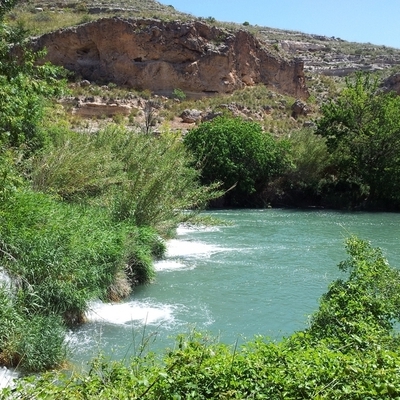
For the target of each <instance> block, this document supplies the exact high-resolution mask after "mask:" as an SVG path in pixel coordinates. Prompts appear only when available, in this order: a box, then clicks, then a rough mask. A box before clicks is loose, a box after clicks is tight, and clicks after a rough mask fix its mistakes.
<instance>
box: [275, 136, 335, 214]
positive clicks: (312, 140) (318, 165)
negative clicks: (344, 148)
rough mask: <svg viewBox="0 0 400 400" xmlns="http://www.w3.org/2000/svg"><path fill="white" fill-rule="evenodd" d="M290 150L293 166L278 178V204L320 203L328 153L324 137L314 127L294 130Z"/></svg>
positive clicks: (300, 204)
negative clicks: (313, 129)
mask: <svg viewBox="0 0 400 400" xmlns="http://www.w3.org/2000/svg"><path fill="white" fill-rule="evenodd" d="M288 140H289V142H290V152H291V158H292V163H293V167H292V168H288V169H287V170H286V171H285V172H284V173H283V175H282V176H281V177H279V178H278V180H277V183H276V184H277V186H278V190H276V195H277V197H278V196H279V197H278V198H277V199H276V201H275V202H274V203H275V204H284V205H285V206H297V207H298V206H304V205H309V204H312V205H318V204H319V203H320V202H321V195H322V188H323V186H324V184H325V179H326V175H327V168H328V167H329V154H328V151H327V148H326V143H325V139H324V138H322V137H321V136H317V135H315V134H314V132H313V131H312V130H311V129H302V130H300V131H295V132H292V133H291V135H290V138H289V139H288Z"/></svg>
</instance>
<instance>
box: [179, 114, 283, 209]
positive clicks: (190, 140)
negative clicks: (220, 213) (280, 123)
mask: <svg viewBox="0 0 400 400" xmlns="http://www.w3.org/2000/svg"><path fill="white" fill-rule="evenodd" d="M184 144H185V146H186V147H187V148H188V149H189V150H190V151H191V152H193V154H194V156H195V159H196V162H197V165H198V166H199V167H201V169H202V175H201V179H202V182H203V183H204V184H210V183H213V182H218V181H221V182H223V187H224V189H225V190H227V191H228V192H227V193H226V195H225V205H227V206H254V205H257V204H260V203H261V204H262V203H263V201H265V200H266V199H262V196H261V195H262V191H263V190H264V189H265V188H266V187H267V185H268V182H269V180H270V179H271V178H272V177H274V176H276V175H278V174H279V173H281V172H282V171H283V170H284V169H285V168H286V167H287V166H288V164H289V160H288V150H289V146H288V143H287V142H286V141H276V140H274V139H273V137H272V136H271V135H270V134H268V133H265V132H263V131H262V128H261V126H260V125H259V124H257V123H254V122H250V121H244V120H242V119H240V118H227V117H219V118H217V119H215V120H213V121H211V122H205V123H203V124H201V125H200V126H199V127H197V128H195V129H193V130H191V131H190V132H189V133H188V134H187V135H186V136H185V138H184Z"/></svg>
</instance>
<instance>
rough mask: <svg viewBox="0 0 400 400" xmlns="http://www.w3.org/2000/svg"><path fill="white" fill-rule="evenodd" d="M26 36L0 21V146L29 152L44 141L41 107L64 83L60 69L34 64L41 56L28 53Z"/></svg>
mask: <svg viewBox="0 0 400 400" xmlns="http://www.w3.org/2000/svg"><path fill="white" fill-rule="evenodd" d="M6 3H10V4H11V3H14V2H6ZM5 6H6V8H7V4H6V5H5ZM0 17H1V14H0ZM26 35H27V32H26V31H25V30H24V29H23V28H22V27H20V26H17V27H16V28H10V27H8V26H6V25H4V24H2V23H1V22H0V109H1V114H0V145H2V144H3V145H6V146H10V147H15V148H17V147H23V148H24V150H25V151H26V152H28V153H29V152H31V151H34V150H37V149H40V148H42V147H43V146H44V145H45V144H46V142H47V141H48V136H47V134H46V132H45V131H43V130H41V129H40V124H39V122H40V120H41V118H42V117H43V110H44V104H45V102H46V101H47V100H48V99H49V98H51V97H53V96H56V95H58V94H60V93H61V91H62V89H63V87H64V84H65V82H64V81H63V80H62V77H63V76H64V73H63V72H62V69H61V68H58V67H55V66H52V65H50V64H48V63H46V64H44V65H38V64H37V61H38V60H39V59H40V58H41V57H42V56H43V55H44V53H43V52H38V53H34V52H33V51H32V50H30V49H29V48H28V46H27V45H26V43H25V41H24V38H25V36H26Z"/></svg>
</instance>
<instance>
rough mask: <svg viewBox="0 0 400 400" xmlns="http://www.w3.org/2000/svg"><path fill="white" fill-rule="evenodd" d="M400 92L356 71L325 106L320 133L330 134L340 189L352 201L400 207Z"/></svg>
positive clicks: (336, 176)
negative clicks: (386, 89)
mask: <svg viewBox="0 0 400 400" xmlns="http://www.w3.org/2000/svg"><path fill="white" fill-rule="evenodd" d="M399 111H400V97H399V96H397V95H396V94H395V93H393V92H391V93H386V92H384V91H383V90H382V89H380V87H379V85H378V80H377V79H376V78H373V77H372V76H371V75H369V74H363V73H358V74H356V76H355V77H354V78H353V79H347V81H346V88H345V89H344V90H343V91H342V92H341V93H340V95H339V96H338V98H336V99H332V100H330V101H329V102H328V103H326V104H324V105H323V106H322V113H323V116H322V118H321V119H320V120H319V121H317V131H316V133H317V134H319V135H321V136H323V137H324V138H326V143H327V147H328V152H329V154H330V156H331V169H332V174H333V177H334V179H333V184H334V185H335V191H336V192H339V193H340V192H342V193H345V194H346V195H347V196H348V201H349V202H350V203H352V205H359V204H363V205H364V206H366V207H375V208H376V207H385V208H388V207H391V208H398V207H400V118H399Z"/></svg>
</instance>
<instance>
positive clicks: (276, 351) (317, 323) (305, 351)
mask: <svg viewBox="0 0 400 400" xmlns="http://www.w3.org/2000/svg"><path fill="white" fill-rule="evenodd" d="M347 250H348V253H349V258H348V260H346V261H345V262H343V263H341V264H340V268H341V269H343V270H345V271H347V272H349V277H348V279H347V280H338V281H336V282H334V283H333V284H332V285H331V286H330V289H329V291H328V292H327V294H326V295H324V296H323V298H322V300H321V305H320V308H319V310H318V311H317V312H316V314H315V315H314V316H313V318H312V319H311V325H310V327H309V328H308V329H306V330H305V331H303V332H298V333H295V334H293V335H292V336H291V337H288V338H286V339H284V340H282V341H281V342H279V343H275V342H271V341H270V340H268V339H267V338H262V337H257V338H255V339H254V340H253V341H251V342H249V343H246V344H245V345H243V346H242V347H240V348H238V347H237V346H233V347H231V346H227V345H224V344H221V343H218V342H215V341H212V340H210V338H209V337H207V335H204V334H198V333H194V334H193V335H191V336H188V337H185V336H181V337H178V338H177V342H176V348H175V349H174V350H169V351H167V352H166V353H165V354H164V356H163V357H162V359H157V358H155V356H154V355H152V354H150V355H147V356H145V357H142V358H140V357H135V358H133V359H132V360H131V364H130V365H126V364H124V363H123V362H111V361H107V360H105V359H103V358H99V359H97V360H94V361H93V363H92V364H91V368H90V370H89V372H87V373H78V372H74V373H72V375H70V374H67V375H63V374H62V373H51V374H46V375H42V376H41V377H39V378H29V379H28V380H27V381H20V382H18V383H17V388H16V389H5V390H4V391H3V393H4V395H5V396H7V395H8V396H9V397H8V398H11V399H12V398H14V399H22V398H40V399H56V398H59V399H64V398H68V399H82V398H85V399H110V398H112V399H128V398H129V399H253V398H254V399H273V400H274V399H276V400H278V399H343V400H349V399H350V400H366V399H374V400H376V399H398V398H399V396H400V356H399V354H400V353H399V350H400V349H399V341H398V336H397V334H396V333H395V332H394V331H393V323H394V322H395V321H398V320H399V311H398V310H399V307H398V298H399V294H398V293H399V292H400V279H399V272H398V271H397V270H395V269H392V268H391V267H390V266H389V265H388V264H387V262H386V260H385V259H384V257H383V256H382V253H381V251H380V250H379V249H374V248H372V247H371V246H370V245H369V244H368V243H366V242H364V241H361V240H359V239H356V238H354V237H353V238H350V239H349V240H348V241H347ZM338 288H340V290H337V289H338Z"/></svg>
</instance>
